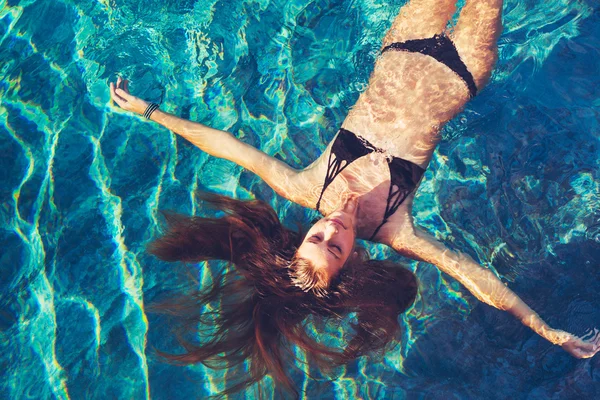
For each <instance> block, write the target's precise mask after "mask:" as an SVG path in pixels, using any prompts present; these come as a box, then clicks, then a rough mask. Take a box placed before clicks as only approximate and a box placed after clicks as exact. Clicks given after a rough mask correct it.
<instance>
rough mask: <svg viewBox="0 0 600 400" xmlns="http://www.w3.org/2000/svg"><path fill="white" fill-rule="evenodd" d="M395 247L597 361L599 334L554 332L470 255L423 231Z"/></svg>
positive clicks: (575, 352) (399, 240) (567, 347)
mask: <svg viewBox="0 0 600 400" xmlns="http://www.w3.org/2000/svg"><path fill="white" fill-rule="evenodd" d="M392 247H394V249H396V250H397V251H398V252H400V253H401V254H403V255H406V256H408V257H411V258H414V259H417V260H421V261H425V262H428V263H431V264H434V265H435V266H437V267H438V268H439V269H440V270H441V271H443V272H445V273H447V274H448V275H450V276H451V277H453V278H454V279H456V280H457V281H459V282H460V283H462V284H463V285H464V286H465V287H466V288H467V289H469V291H470V292H471V293H473V295H474V296H475V297H477V298H478V299H479V300H481V301H483V302H484V303H486V304H489V305H491V306H493V307H496V308H498V309H500V310H505V311H508V312H510V313H511V314H513V315H514V316H515V317H516V318H517V319H519V321H521V322H522V323H523V324H524V325H526V326H528V327H530V328H531V329H532V330H533V331H535V332H536V333H537V334H539V335H540V336H542V337H544V338H545V339H547V340H548V341H550V342H551V343H553V344H556V345H559V346H562V348H563V349H565V350H566V351H568V352H569V353H571V354H572V355H573V356H575V357H577V358H588V357H593V356H594V354H596V353H597V352H598V351H599V350H600V334H598V332H597V331H596V330H594V331H593V332H592V333H591V335H589V336H590V337H587V338H578V337H577V336H574V335H572V334H570V333H568V332H564V331H560V330H557V329H552V328H551V327H550V326H548V324H546V323H545V322H544V321H543V320H542V319H541V318H540V316H539V315H537V314H536V313H535V311H533V310H532V309H531V308H529V306H528V305H527V304H525V302H523V300H521V299H520V298H519V296H517V295H516V294H515V293H514V292H513V291H512V290H510V289H509V288H508V287H507V286H506V285H505V284H504V283H502V281H500V280H499V279H498V278H497V277H496V275H494V274H493V273H492V272H491V271H489V270H487V269H485V268H482V267H481V266H480V265H479V264H478V263H477V262H475V260H473V259H472V258H471V257H469V256H468V255H466V254H462V253H459V252H455V251H452V250H450V249H448V248H447V247H446V246H444V245H443V244H442V243H440V242H439V241H437V240H436V239H435V238H434V237H433V236H431V235H429V234H428V233H427V232H424V231H423V230H420V229H418V228H413V229H404V232H403V234H402V235H397V237H396V239H395V240H394V241H393V242H392Z"/></svg>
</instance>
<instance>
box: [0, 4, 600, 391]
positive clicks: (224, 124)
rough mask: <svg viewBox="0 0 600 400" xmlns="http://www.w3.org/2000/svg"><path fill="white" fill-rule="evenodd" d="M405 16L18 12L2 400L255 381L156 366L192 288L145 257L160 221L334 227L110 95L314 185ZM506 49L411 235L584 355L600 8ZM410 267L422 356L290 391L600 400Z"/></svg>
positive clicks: (432, 172) (557, 12)
mask: <svg viewBox="0 0 600 400" xmlns="http://www.w3.org/2000/svg"><path fill="white" fill-rule="evenodd" d="M403 3H404V1H398V0H388V1H383V0H316V1H313V0H291V1H282V0H279V1H269V0H221V1H218V0H202V1H194V0H181V1H176V0H168V1H158V0H147V1H137V0H136V1H134V0H112V1H107V0H100V1H91V0H81V1H74V0H69V1H67V0H64V1H48V0H25V1H18V0H2V2H1V3H0V4H1V5H2V6H1V7H0V9H1V11H0V37H1V38H2V39H1V42H0V60H1V61H0V74H1V75H0V76H1V78H2V79H1V82H2V83H1V86H0V96H1V99H2V100H1V101H2V103H1V105H0V129H1V134H0V146H1V149H2V150H1V154H2V158H1V160H0V163H1V167H2V168H1V169H0V170H1V176H2V185H1V186H0V188H1V192H0V193H1V196H2V199H1V204H2V208H1V210H0V216H1V218H2V227H3V229H2V231H1V234H2V244H3V246H2V247H3V249H2V255H1V257H2V258H1V260H2V263H1V268H0V285H1V286H0V371H1V372H0V376H1V379H0V398H14V399H21V398H34V399H52V398H58V399H67V398H71V399H88V398H89V399H95V398H124V399H125V398H126V399H143V398H148V397H152V398H154V399H178V398H198V397H199V398H203V397H206V396H207V395H209V394H214V393H217V392H219V391H220V390H221V389H222V387H223V382H222V379H221V378H223V377H224V378H227V376H228V375H229V376H231V375H232V374H235V373H239V371H212V370H210V369H207V368H205V367H203V366H201V365H200V366H192V367H187V368H181V367H174V366H170V365H167V364H164V363H162V362H161V361H160V360H159V359H158V358H157V357H156V356H155V355H154V353H153V347H154V346H155V347H157V348H160V349H163V350H172V351H176V350H177V347H176V345H175V344H174V342H173V340H172V337H171V336H170V335H169V334H168V327H166V326H164V325H163V324H161V321H160V320H159V319H158V318H156V317H153V316H151V315H149V316H146V314H145V313H144V306H145V305H147V304H149V303H151V302H152V301H153V300H154V299H157V298H160V297H161V296H164V295H165V294H168V293H170V292H172V291H174V290H176V289H177V287H178V283H177V282H178V281H177V279H176V274H175V271H174V267H173V266H172V265H169V264H166V263H160V262H158V261H156V260H155V259H153V258H151V257H149V256H148V255H147V254H145V252H144V248H145V245H146V244H147V243H148V241H149V240H151V239H152V238H153V237H155V236H156V235H157V234H158V232H159V227H158V222H159V220H160V219H159V214H158V210H159V209H173V210H176V211H179V212H184V213H199V212H201V211H202V210H200V209H199V205H198V204H196V203H195V202H194V195H193V194H194V192H195V191H197V190H199V189H205V190H210V191H215V192H218V193H222V194H227V195H235V196H237V197H240V198H249V197H251V196H256V197H257V198H260V199H263V200H266V201H268V202H269V203H270V204H272V205H273V206H274V207H275V209H276V210H278V212H279V214H280V216H281V217H282V219H283V221H284V223H286V224H287V225H289V226H294V223H295V221H296V220H298V219H301V220H302V221H304V222H305V223H306V224H308V223H309V221H311V220H312V218H314V217H315V215H316V214H315V213H314V212H309V211H306V210H303V209H302V208H300V207H299V206H296V205H293V204H290V203H289V202H287V201H285V200H283V199H281V198H279V197H276V196H275V195H274V193H273V192H272V190H271V189H269V188H268V187H267V186H266V184H265V183H263V182H261V181H260V180H258V179H257V178H256V177H254V176H253V175H252V174H251V173H249V172H246V171H243V170H242V169H241V168H239V167H237V166H235V165H233V164H231V163H229V162H226V161H223V160H215V159H210V158H208V157H207V156H206V155H205V154H203V153H202V152H200V151H199V150H197V149H196V148H194V147H193V146H192V145H190V144H188V143H186V142H184V141H182V140H181V139H179V138H176V137H174V135H172V134H170V133H169V132H167V131H166V130H164V129H162V128H159V127H158V126H156V125H153V124H151V123H146V122H144V121H143V120H142V119H141V118H133V117H131V116H129V115H127V114H124V113H122V112H120V111H118V110H116V109H115V108H112V107H109V106H108V99H109V92H108V87H107V83H108V81H109V80H114V78H115V77H116V75H117V74H119V73H120V74H123V75H124V76H127V77H129V78H130V79H131V80H132V86H131V90H132V92H133V93H135V94H136V95H139V96H140V97H142V98H146V99H149V100H153V101H160V102H162V103H163V108H165V109H166V110H168V111H172V112H175V113H177V114H178V115H181V116H183V117H185V118H191V119H194V120H198V121H200V122H203V123H205V124H207V125H209V126H213V127H215V128H219V129H226V130H229V131H231V132H235V133H236V134H237V136H238V137H240V138H242V139H243V140H244V141H246V142H248V143H250V144H253V145H255V146H258V147H260V148H261V149H262V150H264V151H266V152H267V153H269V154H274V155H276V156H277V157H279V158H281V159H284V160H286V161H287V162H288V163H290V164H292V165H293V166H296V167H300V166H303V165H307V164H308V163H309V162H310V161H312V159H313V157H314V155H315V154H317V152H320V151H322V150H323V148H324V147H325V145H326V143H327V141H328V140H330V139H331V138H332V137H333V135H334V133H335V131H336V130H337V128H338V127H339V125H340V124H341V122H342V120H343V118H344V117H345V115H346V113H347V112H348V109H349V107H350V106H351V105H352V104H353V103H354V101H355V100H356V98H357V96H358V94H359V92H360V90H362V89H363V88H364V87H365V84H366V82H367V79H368V76H369V73H370V70H371V68H372V64H373V61H374V59H375V57H376V54H377V51H378V49H379V43H380V40H381V37H382V36H383V34H384V32H385V30H386V29H387V27H388V26H389V24H390V23H391V19H392V17H393V16H394V15H395V13H396V12H397V11H398V9H399V7H400V6H401V5H402V4H403ZM504 27H505V30H504V33H503V35H502V37H501V39H500V42H499V45H500V61H499V63H498V67H497V69H496V71H495V72H494V75H493V78H492V82H491V83H490V85H489V86H488V87H487V89H485V90H484V91H482V93H481V94H480V95H479V96H478V97H477V98H476V99H475V100H474V101H473V102H471V103H469V105H468V107H467V109H466V110H465V111H464V112H463V113H462V114H461V115H460V116H458V117H457V118H455V119H454V120H453V121H452V122H451V123H449V124H448V126H447V128H446V129H445V131H444V136H445V138H446V139H447V140H446V141H444V142H443V143H442V144H441V145H440V147H439V150H438V152H437V153H436V156H435V157H434V160H433V161H432V163H431V165H430V167H429V169H428V171H427V173H426V176H425V179H424V183H423V184H422V185H421V187H420V189H419V194H418V195H419V196H420V202H419V203H418V206H417V207H416V208H415V210H414V215H415V218H416V220H417V221H418V223H419V224H420V225H422V226H424V227H426V228H427V229H428V230H430V231H431V232H434V233H435V234H436V236H437V237H439V238H443V239H444V240H445V241H446V243H447V244H449V245H450V246H451V247H453V248H456V249H460V250H461V251H464V252H467V253H469V254H470V255H472V256H473V257H474V258H475V259H476V260H478V261H480V262H481V263H482V264H484V265H486V266H488V267H490V268H492V269H493V270H494V271H495V272H497V273H498V274H499V275H500V276H501V277H502V278H503V279H504V280H505V281H506V282H509V284H510V286H511V288H512V289H513V290H514V291H515V292H516V293H517V294H519V295H520V296H521V297H522V298H523V299H524V300H525V301H526V302H527V303H528V304H530V305H531V307H532V308H533V309H535V310H536V311H537V312H538V313H539V314H540V315H541V316H542V317H543V318H544V319H545V320H547V322H548V323H549V324H550V325H551V326H553V327H556V328H561V329H565V330H568V331H571V332H574V333H576V334H581V333H583V332H584V331H585V330H587V329H588V328H591V327H597V326H599V325H600V307H599V304H600V295H599V294H598V293H600V280H599V279H598V277H599V274H600V273H599V269H598V268H599V266H600V264H599V261H598V260H600V212H599V211H598V209H599V206H600V176H599V175H600V174H599V172H598V171H599V157H598V155H599V144H600V143H599V140H598V139H599V136H600V128H599V126H600V125H599V106H600V103H599V100H598V98H600V96H599V94H600V93H599V92H600V80H599V78H598V76H597V73H598V71H600V57H599V56H600V54H599V53H600V5H599V4H598V3H597V1H595V0H587V1H583V0H582V1H573V0H569V1H567V0H557V1H553V2H540V1H533V0H527V1H510V0H507V1H506V4H505V16H504ZM371 252H372V254H373V255H376V256H379V257H393V258H394V259H396V260H399V261H402V260H401V259H400V257H398V256H396V255H393V254H392V253H391V252H390V251H389V250H388V249H385V248H383V247H379V246H377V247H373V248H372V249H371ZM404 262H407V261H406V260H404ZM407 264H408V265H409V266H410V267H411V268H412V269H413V270H414V271H415V272H416V274H417V275H418V277H419V279H420V281H421V285H422V297H421V298H420V299H419V301H418V302H417V304H416V306H415V307H414V309H413V310H412V311H411V312H409V313H408V314H406V315H405V316H404V317H403V318H402V321H401V322H402V324H403V326H404V329H405V333H404V340H403V342H402V343H401V344H400V345H399V346H397V347H396V348H395V349H394V351H392V352H390V353H388V354H386V356H385V357H383V358H382V359H380V360H367V359H361V360H359V361H357V362H355V363H354V364H352V365H350V366H348V367H347V368H344V369H340V370H339V371H337V374H338V376H339V379H337V380H335V381H333V382H329V381H327V380H326V379H324V378H322V377H321V378H320V376H319V375H318V374H317V376H316V378H318V379H315V380H311V379H308V378H307V377H306V376H305V374H304V373H303V372H302V371H292V375H293V377H294V379H295V381H296V383H297V384H298V385H299V387H300V388H302V389H303V390H305V391H306V397H307V398H311V399H313V398H323V399H329V398H334V397H335V398H338V399H345V398H359V397H360V398H373V399H375V398H377V399H390V398H426V399H437V398H444V399H446V398H461V399H491V398H499V399H504V398H506V399H520V398H522V399H544V398H561V399H569V398H578V399H582V398H583V399H585V398H593V396H594V394H597V393H600V368H599V367H600V358H599V357H598V356H596V357H595V358H593V359H591V360H576V359H574V358H572V357H571V356H570V355H568V354H567V353H566V352H564V351H562V350H561V349H560V348H557V347H554V346H552V345H550V344H549V343H547V342H545V341H544V340H543V339H541V338H540V337H538V336H537V335H536V334H534V333H532V332H530V331H529V330H527V328H525V327H523V326H522V325H521V324H520V323H519V322H518V321H516V320H514V319H513V318H512V317H511V316H509V315H508V314H506V313H502V312H500V311H497V310H495V309H492V308H490V307H488V306H486V305H484V304H481V303H479V302H478V301H477V300H476V299H475V298H474V297H473V296H471V295H470V294H469V293H468V292H467V290H466V289H464V288H463V287H461V286H460V285H459V284H458V283H457V282H455V281H453V280H452V279H450V278H448V277H447V276H443V275H441V274H440V272H439V271H438V270H437V269H436V268H435V267H433V266H431V265H426V264H423V263H420V264H417V263H413V262H407ZM215 268H216V267H215ZM210 276H211V274H210V270H207V269H203V270H202V276H201V279H210ZM319 334H320V335H322V336H323V337H326V338H327V340H335V336H336V334H337V332H336V331H335V330H334V329H333V328H332V329H331V330H330V331H327V332H325V333H319ZM311 372H313V373H315V371H311ZM267 387H270V385H269V382H267ZM253 396H254V393H253V392H249V393H248V397H253ZM232 397H236V398H238V397H239V398H243V397H244V394H240V395H237V396H232Z"/></svg>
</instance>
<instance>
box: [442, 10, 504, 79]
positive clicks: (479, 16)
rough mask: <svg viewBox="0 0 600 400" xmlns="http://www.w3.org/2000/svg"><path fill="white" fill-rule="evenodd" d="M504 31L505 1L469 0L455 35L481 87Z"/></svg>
mask: <svg viewBox="0 0 600 400" xmlns="http://www.w3.org/2000/svg"><path fill="white" fill-rule="evenodd" d="M501 32H502V0H467V4H466V5H465V6H464V8H463V9H462V11H461V13H460V17H459V18H458V23H457V24H456V28H455V29H454V32H453V34H452V35H451V37H452V41H453V42H454V45H455V46H456V49H457V50H458V54H459V55H460V58H461V59H462V61H463V62H464V63H465V65H466V66H467V68H468V69H469V71H470V72H471V74H472V75H473V79H474V80H475V85H477V89H482V88H483V87H484V86H485V84H486V83H487V81H488V79H489V78H490V75H491V74H492V69H493V68H494V64H495V63H496V60H497V58H498V52H497V44H496V42H497V41H498V37H499V36H500V33H501Z"/></svg>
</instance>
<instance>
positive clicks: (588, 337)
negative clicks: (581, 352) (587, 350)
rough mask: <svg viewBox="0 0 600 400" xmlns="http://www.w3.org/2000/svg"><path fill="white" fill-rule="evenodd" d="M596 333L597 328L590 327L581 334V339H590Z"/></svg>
mask: <svg viewBox="0 0 600 400" xmlns="http://www.w3.org/2000/svg"><path fill="white" fill-rule="evenodd" d="M597 334H598V330H597V329H590V330H589V331H588V332H586V333H585V334H583V335H582V336H581V339H582V340H590V339H592V338H593V337H594V336H597Z"/></svg>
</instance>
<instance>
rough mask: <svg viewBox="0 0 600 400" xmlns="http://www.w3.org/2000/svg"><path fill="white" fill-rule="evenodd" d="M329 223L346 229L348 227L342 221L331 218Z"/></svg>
mask: <svg viewBox="0 0 600 400" xmlns="http://www.w3.org/2000/svg"><path fill="white" fill-rule="evenodd" d="M329 221H331V222H333V223H335V224H338V225H339V226H341V227H342V228H344V229H346V225H344V223H343V222H342V220H340V219H338V218H331V219H329Z"/></svg>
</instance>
